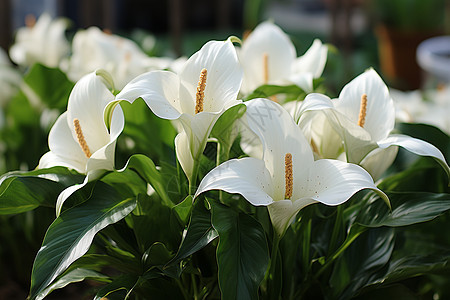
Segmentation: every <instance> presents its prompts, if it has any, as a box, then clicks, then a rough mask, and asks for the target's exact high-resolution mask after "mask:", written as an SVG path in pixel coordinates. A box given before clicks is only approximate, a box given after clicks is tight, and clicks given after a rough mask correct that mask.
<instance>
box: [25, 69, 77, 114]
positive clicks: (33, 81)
mask: <svg viewBox="0 0 450 300" xmlns="http://www.w3.org/2000/svg"><path fill="white" fill-rule="evenodd" d="M23 80H24V81H25V83H26V84H27V85H28V87H30V88H31V90H32V91H33V92H34V93H35V94H36V96H38V97H39V99H40V101H41V102H42V103H45V104H46V105H47V106H48V107H49V108H60V109H63V108H64V107H66V105H67V99H69V94H70V92H71V90H72V88H73V86H74V84H73V82H71V81H70V80H69V79H67V76H66V74H65V73H63V72H62V71H61V70H59V69H55V68H49V67H46V66H43V65H41V64H34V65H33V66H32V67H31V69H30V71H29V72H28V73H27V74H26V75H25V77H24V79H23Z"/></svg>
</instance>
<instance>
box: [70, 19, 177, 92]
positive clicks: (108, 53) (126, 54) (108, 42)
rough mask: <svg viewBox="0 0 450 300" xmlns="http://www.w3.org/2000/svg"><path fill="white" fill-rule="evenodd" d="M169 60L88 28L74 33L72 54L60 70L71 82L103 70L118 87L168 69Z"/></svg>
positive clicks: (127, 40) (128, 42) (128, 41)
mask: <svg viewBox="0 0 450 300" xmlns="http://www.w3.org/2000/svg"><path fill="white" fill-rule="evenodd" d="M172 62H173V60H172V59H171V58H167V57H161V58H160V57H149V56H147V55H146V54H145V53H144V52H143V51H142V50H141V49H140V48H139V46H138V45H137V44H136V43H135V42H133V41H132V40H129V39H127V38H124V37H121V36H118V35H114V34H109V33H105V32H103V31H101V30H100V29H99V28H97V27H90V28H88V29H86V30H80V31H78V32H77V33H76V34H75V36H74V38H73V43H72V56H71V58H70V60H68V61H66V62H64V64H63V65H62V69H63V70H64V71H65V72H66V73H67V74H68V77H69V78H70V79H71V80H73V81H76V80H78V79H80V78H81V77H82V76H84V75H85V74H87V73H90V72H92V71H94V70H96V69H99V68H101V69H104V70H106V71H107V72H109V73H110V74H111V76H112V77H113V79H114V83H115V84H116V88H118V89H119V90H120V89H122V88H123V87H124V86H125V85H126V84H127V83H128V82H129V81H130V80H131V79H133V78H135V77H136V76H138V75H140V74H142V73H144V72H147V71H150V70H160V69H166V68H169V67H170V65H171V63H172Z"/></svg>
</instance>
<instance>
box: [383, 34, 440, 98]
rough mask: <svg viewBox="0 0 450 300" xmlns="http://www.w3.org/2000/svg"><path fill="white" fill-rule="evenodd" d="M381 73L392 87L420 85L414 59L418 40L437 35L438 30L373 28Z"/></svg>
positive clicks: (415, 87) (417, 86)
mask: <svg viewBox="0 0 450 300" xmlns="http://www.w3.org/2000/svg"><path fill="white" fill-rule="evenodd" d="M375 33H376V36H377V38H378V54H379V59H380V67H381V73H382V74H383V76H384V77H385V79H386V80H387V81H388V84H389V85H390V86H392V87H395V88H397V89H401V90H414V89H418V88H420V86H421V69H420V67H419V65H418V64H417V61H416V49H417V46H418V45H419V44H420V42H422V41H424V40H426V39H428V38H430V37H433V36H436V35H438V34H439V33H438V32H412V31H400V30H395V29H392V28H388V27H386V26H378V27H377V28H376V30H375Z"/></svg>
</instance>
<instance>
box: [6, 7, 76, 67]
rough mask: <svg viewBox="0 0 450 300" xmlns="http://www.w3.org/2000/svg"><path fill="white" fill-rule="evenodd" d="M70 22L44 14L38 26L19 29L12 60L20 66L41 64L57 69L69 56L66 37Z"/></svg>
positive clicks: (13, 47) (38, 21) (11, 51)
mask: <svg viewBox="0 0 450 300" xmlns="http://www.w3.org/2000/svg"><path fill="white" fill-rule="evenodd" d="M67 26H68V22H67V20H65V19H62V18H58V19H55V20H52V18H51V17H50V15H49V14H46V13H44V14H42V15H41V16H40V17H39V19H38V20H37V22H36V24H34V25H33V24H31V25H30V27H22V28H19V29H18V31H17V33H16V38H15V41H14V44H13V45H12V46H11V48H10V50H9V55H10V57H11V60H12V61H13V62H15V63H16V64H18V65H20V66H32V65H33V64H34V63H41V64H43V65H46V66H47V67H52V68H56V67H58V66H59V63H60V62H61V60H62V59H63V58H64V57H66V56H67V55H68V54H69V42H68V41H67V39H66V37H65V31H66V29H67Z"/></svg>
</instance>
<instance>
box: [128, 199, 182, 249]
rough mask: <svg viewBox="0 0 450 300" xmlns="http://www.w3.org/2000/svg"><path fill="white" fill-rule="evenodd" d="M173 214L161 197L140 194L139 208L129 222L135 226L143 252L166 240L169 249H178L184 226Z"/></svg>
mask: <svg viewBox="0 0 450 300" xmlns="http://www.w3.org/2000/svg"><path fill="white" fill-rule="evenodd" d="M171 216H172V210H171V209H170V207H168V206H167V205H165V204H164V203H162V202H161V200H160V199H159V198H157V197H150V196H148V195H146V194H143V195H138V205H137V208H136V210H135V211H134V212H133V213H132V214H131V215H130V216H129V217H128V218H127V222H128V223H129V225H130V227H132V228H133V231H134V234H135V236H136V240H137V242H138V245H139V249H140V252H141V253H142V252H144V251H145V250H146V249H148V248H149V247H150V246H151V245H152V244H154V243H155V242H157V241H160V242H164V243H165V244H166V246H167V247H169V249H176V247H177V246H178V243H179V242H180V239H181V231H182V228H180V227H179V226H180V225H179V223H178V220H176V219H173V218H171ZM174 221H175V222H174Z"/></svg>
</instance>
